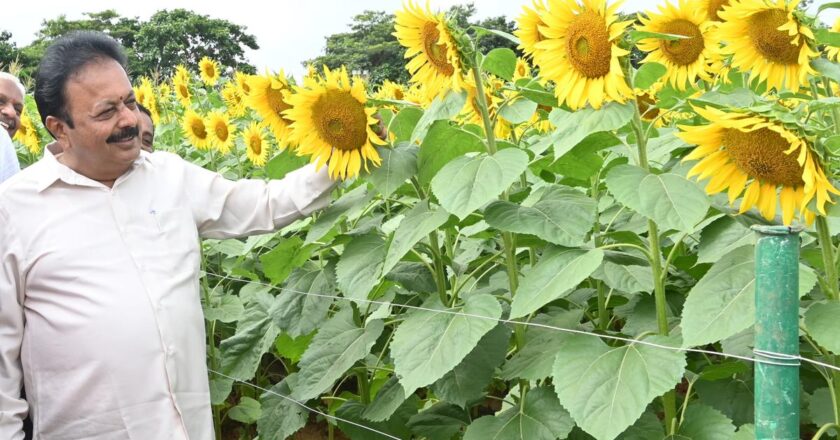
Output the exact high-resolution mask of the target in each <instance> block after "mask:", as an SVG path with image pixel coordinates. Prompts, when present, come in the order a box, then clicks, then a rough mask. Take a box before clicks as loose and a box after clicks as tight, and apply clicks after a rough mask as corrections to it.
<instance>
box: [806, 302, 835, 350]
mask: <svg viewBox="0 0 840 440" xmlns="http://www.w3.org/2000/svg"><path fill="white" fill-rule="evenodd" d="M838 317H840V302H836V301H820V302H816V303H814V304H812V305H811V307H808V311H806V312H805V328H806V329H807V330H808V334H809V335H811V337H812V338H814V341H816V343H817V344H820V345H821V346H822V347H823V348H825V349H827V350H828V351H830V352H832V353H835V354H840V338H838V337H837V336H838V335H840V319H838Z"/></svg>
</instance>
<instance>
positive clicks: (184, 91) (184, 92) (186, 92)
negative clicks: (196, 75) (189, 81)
mask: <svg viewBox="0 0 840 440" xmlns="http://www.w3.org/2000/svg"><path fill="white" fill-rule="evenodd" d="M178 94H179V95H181V97H182V98H189V97H190V89H188V88H187V86H186V85H185V84H178Z"/></svg>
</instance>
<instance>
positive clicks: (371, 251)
mask: <svg viewBox="0 0 840 440" xmlns="http://www.w3.org/2000/svg"><path fill="white" fill-rule="evenodd" d="M386 252H387V247H386V243H385V240H383V239H382V237H380V236H379V235H378V234H377V233H375V232H371V233H368V234H365V235H359V236H356V237H353V240H352V241H350V243H347V246H345V248H344V253H342V254H341V259H340V260H339V261H338V266H336V275H337V277H338V287H339V288H340V289H341V291H342V292H344V295H345V296H347V297H348V298H353V299H367V297H368V294H369V293H370V291H371V289H373V287H374V286H376V284H378V283H379V279H380V277H381V276H382V264H383V261H384V260H385V253H386Z"/></svg>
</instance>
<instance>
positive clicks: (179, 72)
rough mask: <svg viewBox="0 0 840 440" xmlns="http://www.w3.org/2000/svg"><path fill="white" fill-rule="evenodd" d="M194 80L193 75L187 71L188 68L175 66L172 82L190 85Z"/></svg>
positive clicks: (180, 65) (181, 65)
mask: <svg viewBox="0 0 840 440" xmlns="http://www.w3.org/2000/svg"><path fill="white" fill-rule="evenodd" d="M191 78H192V74H190V70H189V69H187V67H186V66H184V65H183V64H178V65H177V66H175V75H173V76H172V81H173V82H174V81H180V82H184V83H189V82H190V80H191Z"/></svg>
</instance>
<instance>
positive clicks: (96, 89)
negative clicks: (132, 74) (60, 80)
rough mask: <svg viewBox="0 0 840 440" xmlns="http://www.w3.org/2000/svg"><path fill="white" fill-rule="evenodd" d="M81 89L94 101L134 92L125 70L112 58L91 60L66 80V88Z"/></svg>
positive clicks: (68, 90)
mask: <svg viewBox="0 0 840 440" xmlns="http://www.w3.org/2000/svg"><path fill="white" fill-rule="evenodd" d="M74 89H75V91H83V92H84V94H85V95H87V96H88V97H89V98H90V99H93V100H94V101H103V100H117V99H124V98H125V97H126V96H128V95H129V94H132V93H134V91H133V90H132V88H131V82H130V81H129V80H128V75H126V73H125V70H123V68H122V66H120V64H119V63H117V62H116V61H114V60H111V59H108V60H97V61H91V62H89V63H87V64H85V65H84V66H82V68H81V69H79V70H78V71H77V72H76V73H75V74H73V75H72V76H71V77H70V78H69V79H68V81H67V85H66V90H67V92H70V91H74Z"/></svg>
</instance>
